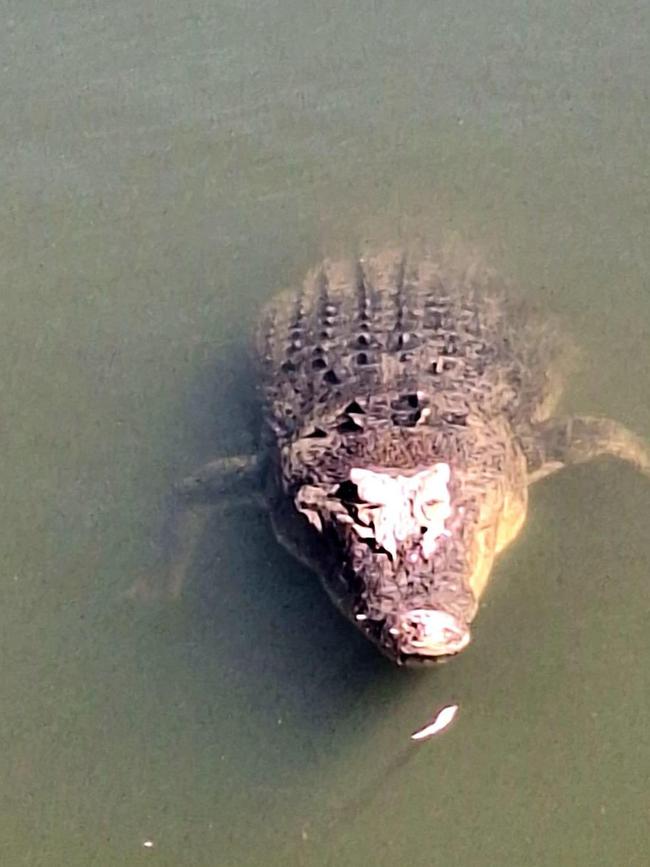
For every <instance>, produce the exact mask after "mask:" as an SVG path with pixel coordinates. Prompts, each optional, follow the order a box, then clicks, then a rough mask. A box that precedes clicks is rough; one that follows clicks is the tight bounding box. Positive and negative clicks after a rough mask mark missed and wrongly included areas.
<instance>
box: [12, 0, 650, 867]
mask: <svg viewBox="0 0 650 867" xmlns="http://www.w3.org/2000/svg"><path fill="white" fill-rule="evenodd" d="M0 11H1V12H2V29H1V33H0V46H1V50H0V65H1V67H2V87H1V89H0V109H1V115H0V116H1V117H2V130H1V133H0V135H1V136H2V145H1V151H0V160H1V162H0V165H1V172H2V174H1V184H2V196H1V199H0V272H1V275H2V277H1V284H0V304H1V311H0V314H1V315H0V331H1V333H2V336H1V341H0V347H1V350H0V351H1V352H2V363H1V370H0V387H1V393H0V397H1V406H2V423H1V426H0V436H1V439H0V444H1V449H2V460H1V464H0V466H1V472H2V505H1V508H2V520H1V522H0V527H1V533H2V541H1V548H0V550H1V553H2V570H1V573H0V593H1V600H0V642H1V656H0V660H1V671H0V746H1V750H0V771H1V773H0V863H1V864H3V865H5V864H6V865H12V867H13V865H47V867H55V865H66V867H76V865H83V867H91V865H97V867H104V865H138V864H145V863H156V864H158V865H169V867H194V865H196V867H199V865H200V867H204V865H205V867H211V865H227V867H230V865H233V867H234V865H246V867H255V865H271V867H272V865H286V864H289V865H316V867H318V865H327V864H329V865H334V867H339V865H340V867H344V865H357V864H371V863H372V864H376V865H390V867H395V865H403V864H404V865H406V864H408V865H412V867H420V865H421V867H436V865H444V867H449V865H463V867H464V865H468V867H493V865H499V867H502V865H503V867H508V865H513V867H515V865H516V867H521V865H612V867H619V865H644V864H647V863H648V854H647V849H648V842H649V839H648V830H647V823H648V807H649V802H650V797H649V793H648V782H647V781H648V777H649V776H650V759H649V755H650V753H649V750H650V739H649V735H648V732H649V731H650V728H649V727H648V716H649V712H650V698H649V695H650V691H649V690H648V675H647V671H648V667H649V665H650V645H649V642H648V634H649V630H648V609H649V604H648V603H649V599H650V595H649V590H648V568H647V562H648V558H649V557H650V540H649V538H648V532H647V527H648V518H649V517H650V486H649V485H648V484H647V482H646V481H644V480H643V479H641V478H639V477H637V476H636V475H635V474H634V473H633V472H632V471H631V470H628V469H627V468H625V467H621V466H617V465H614V464H607V463H605V464H602V465H593V466H585V467H581V468H579V469H576V470H574V471H571V472H567V473H566V474H564V475H560V476H557V477H554V478H552V479H549V480H548V481H546V482H544V483H542V484H541V485H540V486H539V487H538V488H536V489H535V491H534V495H533V498H532V507H531V513H530V518H529V521H528V524H527V527H526V530H525V532H524V534H523V535H522V536H521V538H520V540H519V541H518V542H517V544H516V545H515V546H514V547H513V548H512V549H511V550H510V551H509V552H508V553H507V555H506V556H505V557H504V558H503V559H502V560H501V562H500V564H499V567H498V569H497V570H496V572H495V574H494V580H493V584H492V586H491V590H490V592H489V594H488V596H487V599H486V606H485V608H484V610H483V611H482V612H481V615H480V618H479V620H478V621H477V628H476V631H475V641H474V643H473V645H472V647H471V648H470V649H469V650H468V651H467V652H466V653H465V654H464V655H463V656H462V657H461V658H459V659H458V660H457V661H454V662H453V664H449V665H447V666H445V667H443V668H442V669H441V670H440V671H438V672H427V673H424V674H423V673H404V672H401V671H397V670H393V669H392V668H390V667H389V666H388V665H387V664H385V663H384V662H383V661H382V660H380V659H379V658H377V657H376V656H375V655H374V653H373V651H372V649H371V648H370V647H369V646H366V644H364V643H363V641H362V640H361V639H360V638H358V637H357V636H356V634H353V632H352V631H351V630H350V629H349V628H348V627H347V625H346V624H344V623H342V622H341V621H340V620H339V618H338V615H337V614H336V613H335V612H334V611H333V610H332V609H331V607H330V605H329V603H328V602H327V600H326V599H325V598H324V596H323V594H322V593H321V591H320V589H319V588H318V586H317V585H316V583H315V581H314V580H313V579H312V578H311V576H310V575H309V574H307V573H306V572H305V571H304V570H303V569H301V568H300V567H299V566H297V565H296V564H295V563H293V562H292V561H291V560H290V559H289V558H288V557H287V556H286V555H285V554H284V553H283V552H282V551H281V550H279V549H278V547H277V546H276V545H275V543H274V542H273V539H272V537H271V533H270V530H269V527H268V526H267V523H266V522H265V520H264V519H263V518H262V517H260V516H259V515H257V514H255V513H254V512H246V511H239V512H234V513H228V514H226V515H223V516H219V517H215V518H214V520H213V521H212V522H211V524H210V526H209V528H208V529H207V530H206V532H205V533H204V534H203V536H202V540H201V546H200V550H199V552H198V553H197V556H196V558H195V560H194V561H193V564H192V569H191V575H190V580H189V581H188V583H187V585H186V586H185V589H184V594H183V596H182V597H181V598H180V599H179V600H177V601H175V602H171V601H165V600H162V601H157V602H150V603H145V602H134V601H133V600H129V599H127V598H125V596H124V594H125V592H126V591H127V590H128V589H129V587H131V585H132V584H133V582H134V581H135V580H136V579H137V577H138V576H139V575H140V574H142V572H143V570H145V569H146V567H147V564H148V563H149V562H150V561H151V556H152V549H151V545H152V543H151V540H152V538H154V537H155V535H156V532H157V530H158V528H159V526H160V523H161V520H162V513H163V508H162V504H163V500H164V497H165V493H166V492H167V490H168V489H169V486H170V484H171V483H172V482H173V481H174V480H176V479H178V478H179V477H181V476H182V475H183V474H184V473H185V472H187V471H189V470H191V469H192V468H193V467H194V466H196V465H197V464H200V463H201V462H202V461H203V460H205V459H207V458H208V457H211V456H214V455H219V454H231V453H236V452H238V451H241V450H244V449H246V448H247V447H249V446H250V444H251V441H252V436H253V434H252V432H251V431H252V428H251V418H254V410H253V409H252V388H251V384H250V382H249V381H248V380H247V375H246V367H245V361H244V349H245V339H246V335H247V333H248V332H249V330H250V327H251V325H252V322H253V320H254V317H255V312H256V309H257V308H258V306H259V305H260V304H261V302H262V301H263V300H265V299H266V298H268V297H269V296H270V295H271V294H272V292H273V291H274V290H275V289H276V288H277V287H281V286H284V285H285V284H287V283H288V282H289V281H292V280H296V279H299V278H300V276H301V275H302V273H303V271H304V270H305V268H306V267H307V266H308V265H309V264H311V263H312V262H313V261H314V260H316V259H318V257H319V256H320V255H321V254H322V253H325V252H326V253H339V252H344V251H348V250H350V251H354V250H356V249H358V248H359V246H360V245H363V244H365V243H367V242H370V243H373V242H378V243H381V242H383V241H385V240H387V239H389V240H395V239H399V238H409V237H412V236H413V235H414V234H420V235H423V236H433V237H437V236H441V235H443V234H445V233H449V232H451V233H454V232H456V233H458V234H459V235H460V236H461V237H462V238H464V239H466V240H468V241H470V242H474V243H477V244H478V245H480V246H481V248H482V249H483V250H484V251H486V253H487V255H488V257H489V259H490V260H491V261H492V263H493V264H494V265H496V266H497V267H498V268H500V269H501V270H503V271H504V272H505V273H506V274H508V275H509V276H510V277H512V278H513V279H514V281H515V282H517V283H519V284H520V285H521V286H522V287H523V290H524V291H525V292H526V293H528V294H529V295H530V296H531V297H533V298H534V299H535V300H536V301H538V302H540V303H541V304H543V305H545V304H548V305H549V306H550V307H552V308H553V309H554V310H556V311H559V312H560V313H561V314H563V315H564V316H565V317H566V318H567V320H568V321H569V323H570V325H571V326H572V328H573V330H574V332H575V333H576V335H577V336H578V338H579V340H580V342H581V344H582V345H583V346H584V347H585V350H586V359H587V361H586V364H585V366H584V368H583V369H582V371H581V372H580V374H579V375H578V376H577V377H576V379H575V380H574V381H573V385H572V388H571V390H570V393H569V395H568V403H569V405H570V406H571V407H573V408H575V409H576V410H583V411H584V410H591V411H596V412H604V413H607V414H610V415H613V416H616V417H618V418H619V419H621V420H623V421H625V422H626V423H627V424H629V425H630V426H632V427H633V428H635V429H637V430H638V431H639V432H641V433H644V434H646V435H648V436H650V399H648V395H649V394H650V339H649V337H650V254H649V253H648V251H649V250H650V237H649V235H650V232H649V230H648V225H649V216H650V213H649V212H650V206H649V202H650V199H649V195H650V113H649V111H648V106H649V96H650V71H649V70H650V67H649V66H648V59H647V58H648V54H649V52H650V13H649V11H648V6H647V4H645V3H641V2H632V0H629V2H615V0H614V2H609V3H586V2H584V3H579V2H574V3H568V4H567V3H561V2H558V0H552V2H547V3H544V4H539V3H537V4H536V3H528V2H524V0H485V2H482V3H474V2H467V0H454V2H446V0H444V2H435V3H434V2H425V0H405V2H400V3H389V2H381V0H376V2H369V0H357V2H355V3H342V2H330V3H321V4H316V3H310V2H306V0H285V2H278V0H275V2H274V0H269V2H258V3H253V2H246V0H238V2H217V3H207V2H205V0H189V2H184V3H178V2H170V0H160V2H158V3H155V4H154V3H151V4H146V3H133V2H126V0H116V2H114V3H112V4H100V3H82V2H80V0H67V2H60V3H57V4H51V3H44V2H37V0H20V2H9V0H5V2H2V3H0ZM449 701H455V702H458V703H459V704H460V705H461V712H460V715H459V719H458V722H457V724H456V725H455V726H454V728H453V729H452V730H450V731H449V732H447V733H446V734H445V735H443V736H442V737H441V738H440V739H438V740H436V741H433V742H427V743H424V744H422V745H420V747H419V748H411V747H410V746H409V741H408V735H409V734H410V732H411V731H413V729H414V728H417V727H419V726H421V725H423V724H424V723H425V722H426V721H427V719H428V718H429V717H430V716H431V714H432V712H433V711H434V710H435V708H436V707H437V706H439V705H440V704H443V703H447V702H449ZM146 840H151V841H152V842H153V843H154V846H153V848H151V849H147V848H145V847H144V845H143V844H144V842H145V841H146Z"/></svg>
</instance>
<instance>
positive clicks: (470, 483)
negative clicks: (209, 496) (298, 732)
mask: <svg viewBox="0 0 650 867" xmlns="http://www.w3.org/2000/svg"><path fill="white" fill-rule="evenodd" d="M557 334H558V331H557V329H556V327H555V326H554V325H551V324H549V322H548V320H544V319H540V318H538V317H536V316H533V315H532V314H531V313H530V312H529V311H527V310H526V308H525V307H524V306H522V305H521V304H518V303H515V302H513V301H512V300H509V299H508V297H507V296H506V295H505V294H504V293H503V292H502V291H501V288H500V285H499V282H498V280H497V279H496V278H495V277H494V276H493V275H492V274H491V273H490V272H488V271H487V269H484V268H481V267H476V266H473V267H470V268H468V267H464V266H461V265H458V264H454V263H453V262H451V261H445V259H444V258H438V259H432V258H425V259H422V260H420V261H415V260H414V261H410V260H408V259H407V258H405V257H404V256H403V255H401V254H394V253H385V254H382V255H380V256H378V257H376V258H373V259H368V260H359V261H352V262H338V263H332V262H325V263H323V264H322V265H320V266H319V267H317V268H316V269H314V270H313V271H312V272H311V273H310V274H309V275H308V277H307V278H306V280H305V282H304V284H303V286H302V287H301V288H300V289H298V290H291V291H288V292H285V293H282V294H280V295H279V296H277V297H276V298H275V299H273V300H272V301H271V302H270V304H269V305H268V306H267V307H266V309H265V310H264V311H263V314H262V316H261V319H260V324H259V328H258V334H257V353H258V358H259V364H260V380H261V391H262V397H263V402H264V412H265V415H264V432H263V438H262V448H261V452H260V455H259V457H258V459H257V462H256V464H255V466H254V470H255V472H257V473H261V476H262V479H263V485H264V491H265V498H266V502H267V504H268V506H269V509H270V514H271V518H272V521H273V526H274V530H275V533H276V535H277V537H278V539H279V540H280V541H281V542H282V543H283V544H284V545H285V546H287V547H288V548H289V550H291V552H292V553H293V554H294V555H295V556H297V557H298V558H300V559H301V560H302V561H303V562H305V563H307V564H308V565H309V566H310V567H311V568H312V569H313V570H314V571H316V572H317V573H318V574H319V576H320V577H321V579H322V582H323V584H324V586H325V588H326V589H327V591H328V593H329V594H330V596H331V598H332V599H333V600H334V602H335V603H336V605H337V606H338V607H339V609H340V610H341V611H342V612H343V613H344V614H345V616H346V617H348V618H349V619H350V620H351V621H352V622H353V623H354V624H355V625H356V626H357V627H358V628H359V629H360V630H361V631H362V632H363V633H364V634H365V635H366V636H367V637H368V638H369V639H370V640H371V641H373V642H374V643H375V644H376V645H377V646H378V647H379V648H380V650H381V651H382V652H383V653H384V654H386V655H387V656H388V657H390V658H391V659H392V660H394V661H396V662H397V663H399V664H405V663H411V662H428V661H434V660H439V659H441V658H444V657H448V656H450V655H452V654H455V653H457V652H459V651H460V650H462V649H463V648H464V647H465V646H466V645H467V644H468V642H469V639H470V624H471V622H472V620H473V619H474V617H475V615H476V612H477V608H478V603H479V600H480V597H481V595H482V593H483V591H484V588H485V586H486V582H487V580H488V577H489V575H490V572H491V569H492V566H493V563H494V559H495V557H496V556H497V555H498V554H499V552H500V551H502V550H503V549H504V548H505V547H506V546H507V545H508V544H509V543H510V542H511V541H512V540H513V539H514V538H515V537H516V536H517V534H518V532H519V530H520V529H521V527H522V526H523V524H524V522H525V519H526V510H527V502H528V486H529V485H530V483H531V482H532V481H535V480H536V479H538V478H541V477H543V476H544V475H547V474H548V473H550V472H552V471H554V470H556V469H559V468H560V467H562V466H564V465H566V464H568V463H574V462H578V461H584V460H588V459H591V458H593V457H597V456H598V455H602V454H612V455H615V456H618V457H620V458H623V459H626V460H630V461H632V462H634V463H635V464H636V465H637V466H638V467H639V468H640V469H641V470H643V471H644V472H646V473H648V472H649V471H650V458H649V455H648V451H647V449H646V446H645V444H644V443H643V441H642V440H640V439H639V438H638V437H636V436H635V435H634V434H632V433H631V432H629V431H627V430H626V429H625V428H624V427H623V426H621V425H619V424H617V423H616V422H613V421H610V420H608V419H598V418H584V417H582V418H569V417H565V418H553V417H552V413H553V412H554V410H555V407H556V405H557V402H558V400H559V397H560V394H561V391H562V388H561V384H562V382H561V380H562V376H561V374H562V369H563V367H564V359H565V358H566V352H565V345H563V343H562V341H561V340H560V338H558V336H557ZM243 467H244V463H242V464H241V465H240V466H238V467H237V466H236V465H235V464H231V472H232V473H233V475H237V474H239V475H241V471H242V468H243ZM225 476H227V472H226V473H225V474H224V478H225ZM226 487H227V484H225V483H224V484H221V485H220V486H219V490H224V489H225V488H226Z"/></svg>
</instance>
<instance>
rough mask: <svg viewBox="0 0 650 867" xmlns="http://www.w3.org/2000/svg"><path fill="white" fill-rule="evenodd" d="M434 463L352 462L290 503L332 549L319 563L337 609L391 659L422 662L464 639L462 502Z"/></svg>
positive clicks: (467, 607) (470, 599)
mask: <svg viewBox="0 0 650 867" xmlns="http://www.w3.org/2000/svg"><path fill="white" fill-rule="evenodd" d="M450 482H451V471H450V467H449V465H448V464H446V463H443V462H440V463H435V464H433V465H431V466H428V467H420V468H416V469H413V470H404V469H391V468H386V467H376V466H363V467H362V466H359V467H352V468H351V469H350V470H349V474H348V477H347V479H344V480H343V482H342V483H339V484H338V485H334V486H325V487H323V486H319V485H304V486H302V487H301V488H300V490H299V491H298V494H297V496H296V499H295V503H296V507H297V508H298V510H299V511H300V512H302V514H303V515H304V516H305V517H306V518H307V519H308V520H309V521H310V523H311V524H312V525H313V527H314V528H315V530H316V531H317V532H318V534H319V535H320V536H321V538H322V543H323V545H326V546H327V548H328V549H329V550H330V551H332V550H334V552H335V554H336V556H335V557H333V558H330V561H331V563H332V564H333V566H332V569H331V570H325V571H323V570H320V571H321V574H322V576H323V579H324V582H325V585H326V588H327V589H328V590H329V591H330V594H331V595H332V596H333V598H334V599H335V601H336V602H337V603H338V605H339V607H340V608H341V609H342V610H343V612H344V613H345V614H347V615H348V617H349V618H350V619H351V620H353V622H355V624H356V625H357V627H358V628H359V629H361V630H362V631H363V632H364V633H365V634H366V635H367V636H368V637H369V638H371V639H372V640H373V641H374V642H375V643H376V644H378V645H379V647H380V649H381V650H382V651H383V652H384V653H385V654H386V655H387V656H389V657H391V658H393V659H395V660H396V661H398V662H401V663H406V662H415V661H420V662H426V661H432V660H439V659H441V658H445V657H449V656H451V655H453V654H456V653H458V652H459V651H461V650H462V649H463V648H464V647H466V646H467V644H468V643H469V641H470V630H469V622H470V620H471V619H472V617H473V615H474V613H475V610H476V600H475V598H474V595H473V593H472V591H471V589H470V587H469V584H468V582H467V576H466V574H465V572H466V571H467V570H466V563H467V558H466V557H465V556H464V551H463V550H462V539H463V537H464V535H465V534H464V533H463V531H462V527H463V521H464V515H463V511H464V510H463V507H462V506H461V507H458V506H456V505H455V504H454V502H453V498H452V494H451V487H450Z"/></svg>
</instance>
